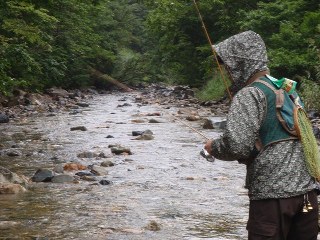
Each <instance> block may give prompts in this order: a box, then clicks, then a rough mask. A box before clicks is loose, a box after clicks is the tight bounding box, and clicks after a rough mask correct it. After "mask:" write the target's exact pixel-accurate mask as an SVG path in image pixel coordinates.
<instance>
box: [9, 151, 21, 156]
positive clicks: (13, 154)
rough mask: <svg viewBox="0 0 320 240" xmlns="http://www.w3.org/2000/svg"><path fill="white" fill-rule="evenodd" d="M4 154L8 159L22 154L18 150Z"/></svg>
mask: <svg viewBox="0 0 320 240" xmlns="http://www.w3.org/2000/svg"><path fill="white" fill-rule="evenodd" d="M6 154H7V156H9V157H18V156H21V155H22V153H21V152H20V151H18V150H9V151H8V152H7V153H6Z"/></svg>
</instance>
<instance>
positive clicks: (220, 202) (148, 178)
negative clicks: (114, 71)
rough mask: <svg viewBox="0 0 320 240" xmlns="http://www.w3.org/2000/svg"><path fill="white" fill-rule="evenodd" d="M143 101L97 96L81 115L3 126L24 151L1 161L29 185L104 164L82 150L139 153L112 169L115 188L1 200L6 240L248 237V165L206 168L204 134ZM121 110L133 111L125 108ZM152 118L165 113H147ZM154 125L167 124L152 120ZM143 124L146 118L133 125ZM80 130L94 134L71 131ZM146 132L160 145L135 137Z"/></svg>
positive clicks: (54, 190)
mask: <svg viewBox="0 0 320 240" xmlns="http://www.w3.org/2000/svg"><path fill="white" fill-rule="evenodd" d="M136 96H137V93H136V92H133V93H129V94H128V93H114V94H106V95H97V96H95V97H94V98H92V99H90V100H88V101H87V102H88V103H89V107H86V108H83V109H82V112H81V113H79V114H75V115H73V114H69V113H68V112H61V113H58V114H56V115H53V116H46V115H45V114H44V115H43V116H37V117H29V118H26V119H21V121H17V122H12V123H10V124H2V125H0V131H1V132H2V133H5V134H6V135H8V136H11V138H10V141H9V142H8V141H7V142H5V141H4V140H5V139H3V140H2V142H5V143H6V144H9V143H10V144H12V145H13V144H15V145H16V146H15V149H16V150H18V151H21V153H22V154H21V155H20V156H15V157H9V156H7V155H5V154H2V155H0V166H3V167H6V168H8V169H10V170H11V171H13V172H16V173H19V174H23V175H25V176H27V177H28V178H30V177H32V176H33V174H34V173H35V172H36V170H37V169H38V168H47V169H53V168H54V167H55V166H56V165H57V164H59V163H67V162H73V161H77V162H81V163H82V164H84V165H90V164H100V163H101V162H102V161H103V159H101V158H81V159H80V158H78V157H77V154H79V153H81V152H84V151H94V152H104V153H106V154H110V153H111V152H110V148H109V147H108V146H109V145H112V144H121V145H122V146H125V147H128V148H130V150H131V151H132V155H127V156H125V155H114V156H112V160H113V162H114V164H115V165H114V166H113V167H109V168H108V175H106V176H102V177H100V178H101V179H105V180H109V181H111V184H110V185H100V184H98V183H97V182H89V181H79V182H78V183H68V184H58V183H31V184H30V186H29V187H28V191H27V192H25V193H21V194H16V195H0V223H1V222H5V223H8V227H7V228H3V229H0V239H38V240H40V239H91V240H100V239H108V240H113V239H114V240H122V239H123V240H126V239H130V240H147V239H148V240H149V239H155V240H158V239H159V240H167V239H168V240H171V239H172V240H180V239H190V240H191V239H192V240H195V239H221V240H224V239H228V240H233V239H246V237H247V232H246V230H245V227H246V221H247V211H248V197H247V191H246V190H245V189H244V187H243V185H244V178H245V166H244V165H240V164H237V162H223V161H219V160H216V161H215V162H213V163H212V162H208V161H206V160H205V159H204V158H202V157H201V156H200V155H199V151H200V150H201V148H202V146H203V142H204V140H203V139H201V136H199V135H197V134H196V133H195V132H194V131H192V130H191V129H190V128H188V127H186V126H185V125H183V124H181V122H179V121H175V119H174V118H172V115H170V114H169V112H170V113H172V114H173V113H176V112H177V111H178V110H179V108H178V107H171V108H170V109H166V110H164V107H163V106H161V107H160V108H159V105H157V104H141V103H140V102H137V101H135V97H136ZM123 103H128V104H127V106H122V107H119V105H121V104H123ZM162 110H163V111H162ZM153 112H161V115H160V116H147V115H148V113H153ZM202 114H203V115H209V114H210V113H209V111H204V112H203V113H202ZM151 118H153V119H158V120H159V122H160V123H150V122H149V120H150V119H151ZM137 119H140V120H142V121H140V122H139V121H133V120H137ZM189 124H191V125H192V126H193V127H194V128H196V129H198V130H199V131H201V132H203V133H204V134H206V135H207V136H209V137H212V138H214V137H217V136H219V134H220V132H219V131H213V130H205V129H202V128H201V125H200V123H199V121H194V122H190V123H189ZM76 126H85V127H86V128H87V131H70V129H71V128H72V127H76ZM147 129H149V130H151V131H152V132H153V136H154V139H153V140H135V139H134V138H135V137H134V136H132V131H144V130H147ZM108 135H110V136H112V137H113V138H112V137H108V138H107V136H108ZM4 145H5V144H4Z"/></svg>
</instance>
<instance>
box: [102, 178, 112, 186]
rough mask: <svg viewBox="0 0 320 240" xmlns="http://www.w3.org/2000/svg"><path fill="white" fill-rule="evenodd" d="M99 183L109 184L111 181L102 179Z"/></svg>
mask: <svg viewBox="0 0 320 240" xmlns="http://www.w3.org/2000/svg"><path fill="white" fill-rule="evenodd" d="M99 183H100V184H101V185H110V184H111V181H109V180H105V179H102V180H101V181H100V182H99Z"/></svg>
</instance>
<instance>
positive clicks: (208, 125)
mask: <svg viewBox="0 0 320 240" xmlns="http://www.w3.org/2000/svg"><path fill="white" fill-rule="evenodd" d="M202 127H203V128H204V129H214V126H213V123H212V121H211V120H210V119H205V120H204V123H203V126H202Z"/></svg>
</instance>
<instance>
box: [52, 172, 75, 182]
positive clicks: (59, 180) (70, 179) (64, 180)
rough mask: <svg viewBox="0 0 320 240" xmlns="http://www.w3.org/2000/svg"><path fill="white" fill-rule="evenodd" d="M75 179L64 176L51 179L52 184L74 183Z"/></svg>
mask: <svg viewBox="0 0 320 240" xmlns="http://www.w3.org/2000/svg"><path fill="white" fill-rule="evenodd" d="M74 180H75V179H74V177H72V176H70V175H67V174H62V175H56V176H54V177H53V178H52V179H51V182H53V183H72V182H73V181H74Z"/></svg>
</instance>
